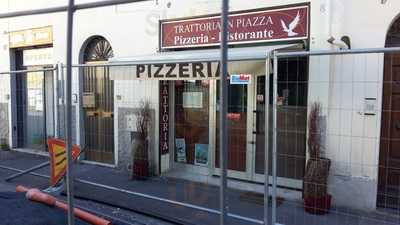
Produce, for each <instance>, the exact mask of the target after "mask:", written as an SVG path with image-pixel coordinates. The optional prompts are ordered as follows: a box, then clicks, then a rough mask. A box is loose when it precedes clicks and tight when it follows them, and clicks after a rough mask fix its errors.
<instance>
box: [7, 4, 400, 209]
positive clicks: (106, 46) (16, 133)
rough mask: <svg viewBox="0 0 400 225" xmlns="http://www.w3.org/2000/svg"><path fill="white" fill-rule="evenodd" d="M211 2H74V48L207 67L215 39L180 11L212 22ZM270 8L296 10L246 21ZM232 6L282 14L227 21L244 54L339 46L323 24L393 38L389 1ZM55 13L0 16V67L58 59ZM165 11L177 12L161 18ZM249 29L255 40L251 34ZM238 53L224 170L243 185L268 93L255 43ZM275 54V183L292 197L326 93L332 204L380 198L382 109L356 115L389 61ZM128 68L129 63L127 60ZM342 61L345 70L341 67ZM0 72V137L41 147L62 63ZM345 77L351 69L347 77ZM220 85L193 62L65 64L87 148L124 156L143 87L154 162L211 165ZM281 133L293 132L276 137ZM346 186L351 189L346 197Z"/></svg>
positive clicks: (335, 30) (378, 89)
mask: <svg viewBox="0 0 400 225" xmlns="http://www.w3.org/2000/svg"><path fill="white" fill-rule="evenodd" d="M83 2H84V1H82V2H81V1H78V2H77V4H79V3H83ZM62 4H64V2H63V1H47V0H40V1H35V4H33V3H26V1H22V0H21V1H19V0H18V1H15V0H14V1H8V2H4V1H3V2H2V3H0V8H1V9H2V12H7V11H17V10H25V9H32V8H43V7H50V6H56V5H62ZM219 8H220V1H214V0H204V1H183V0H170V1H166V0H158V1H148V2H141V3H132V4H126V5H120V6H113V7H105V8H98V9H90V10H83V11H78V12H76V13H75V20H74V37H73V38H74V41H73V62H74V64H88V65H93V64H99V63H107V62H111V63H118V62H130V61H135V60H138V59H144V60H148V61H151V62H157V60H160V62H161V60H162V59H168V57H169V58H170V59H171V58H174V57H176V58H181V59H182V63H185V60H184V58H185V57H189V58H190V57H191V59H192V61H193V62H194V61H196V62H198V64H197V65H193V63H192V64H188V65H183V64H182V63H179V62H175V63H173V65H171V66H170V68H167V69H171V71H172V70H174V69H175V67H176V68H177V73H181V74H183V76H185V75H186V73H185V72H187V73H191V74H192V75H193V74H195V73H193V71H201V69H204V71H206V72H204V74H203V75H204V76H205V77H210V76H212V74H217V71H218V68H217V67H218V66H217V67H214V65H213V64H212V63H209V64H207V63H206V62H208V61H209V60H207V57H211V58H212V57H215V55H216V54H217V48H218V46H215V45H213V44H212V41H211V40H208V39H207V38H208V36H204V35H201V34H200V35H198V36H193V33H195V32H196V29H197V31H198V30H199V29H200V30H201V29H203V28H199V27H198V28H195V27H193V25H192V26H185V21H186V25H188V24H189V25H190V22H189V23H188V24H187V21H188V20H189V21H190V20H196V19H199V20H205V21H206V22H207V21H208V22H207V23H206V24H208V25H204V26H205V27H204V29H205V30H207V29H209V30H213V29H214V30H215V29H217V28H215V27H214V26H218V24H213V23H211V21H212V18H213V17H214V16H217V15H216V14H218V13H219ZM304 8H305V9H306V11H305V13H302V14H301V16H300V17H299V18H300V20H301V19H307V20H306V21H303V22H304V24H302V25H304V26H303V28H304V29H303V30H301V31H302V32H304V36H301V34H299V33H301V32H300V31H299V30H298V29H297V30H296V28H293V27H291V23H294V22H295V20H296V17H297V15H300V13H299V12H300V10H303V9H304ZM279 10H295V11H294V12H295V13H294V14H290V13H288V11H284V12H285V13H288V14H289V15H291V16H292V17H291V18H292V20H287V21H283V19H282V20H281V19H275V18H274V16H272V17H271V18H268V16H267V17H265V18H263V17H259V18H258V19H257V20H256V21H254V20H250V21H248V20H247V19H248V18H246V16H245V15H249V14H250V15H253V14H256V15H257V13H261V12H267V13H271V12H272V14H273V12H276V11H279ZM230 11H231V12H234V14H235V15H238V21H239V20H240V21H241V22H237V23H241V26H242V27H245V26H248V27H256V25H257V26H263V27H268V26H282V29H285V30H286V31H284V32H286V34H285V35H287V36H288V37H287V38H286V36H285V38H283V37H278V38H274V35H276V32H275V34H274V32H272V33H271V32H270V31H268V30H262V31H260V32H257V31H253V33H249V32H248V33H241V34H236V36H235V34H230V35H231V36H230V38H231V40H235V41H237V42H241V41H240V40H241V39H243V41H242V42H243V43H235V44H232V51H233V52H234V51H236V53H235V54H238V55H241V56H242V57H244V55H246V54H247V55H251V54H252V53H253V52H255V51H256V50H257V49H262V50H267V49H269V50H274V49H282V48H285V49H289V50H299V49H303V50H311V51H313V50H331V49H338V48H339V47H343V46H344V44H343V43H345V42H343V41H339V42H337V41H333V44H332V43H329V42H328V40H329V39H331V40H333V39H332V38H334V39H335V40H340V39H343V40H346V39H350V40H351V48H354V49H359V48H383V47H391V46H399V45H400V40H399V38H398V36H399V34H400V30H399V29H398V28H399V26H400V20H399V19H398V17H399V15H400V2H398V1H391V0H388V1H380V0H354V1H346V0H311V1H298V0H284V1H282V0H279V1H278V0H271V1H259V0H251V1H242V0H232V1H231V6H230ZM301 12H302V11H301ZM296 13H297V14H296ZM278 15H279V13H278ZM261 16H262V14H261ZM275 17H277V18H280V17H279V16H276V15H275ZM49 18H50V19H49ZM252 18H255V17H252ZM160 21H161V22H160ZM281 21H282V22H281ZM65 22H66V17H65V14H63V13H58V14H52V15H40V16H29V17H21V18H13V19H3V20H0V31H1V35H0V43H1V49H0V59H1V60H0V69H1V71H10V70H24V69H30V70H32V69H46V68H50V67H52V66H53V65H57V64H58V63H63V62H65V36H66V35H65V31H66V23H65ZM171 23H172V24H173V23H175V25H176V26H173V27H172V28H168V24H171ZM300 23H301V22H300ZM192 24H193V23H192ZM199 24H201V23H199ZM163 25H165V26H163ZM285 25H286V27H285ZM213 27H214V28H213ZM163 29H166V30H164V31H169V32H170V33H171V32H172V33H173V35H172V39H168V38H165V37H162V34H163V35H165V34H166V32H161V31H163ZM168 29H170V30H168ZM209 30H208V31H209ZM249 30H250V31H251V29H250V28H249ZM280 31H281V32H282V31H283V30H280ZM191 34H192V36H191ZM185 35H186V36H185ZM196 35H197V34H196ZM240 35H243V36H240ZM251 35H255V37H251ZM217 36H218V35H217ZM217 36H216V37H217ZM278 36H279V35H278ZM300 36H301V37H300ZM290 37H292V38H290ZM297 37H298V38H297ZM343 37H344V38H343ZM250 39H252V41H248V40H250ZM255 39H257V40H258V41H254V40H255ZM331 42H332V41H331ZM210 43H211V44H210ZM215 43H218V41H216V42H215ZM215 43H214V44H215ZM336 43H338V44H336ZM345 44H346V43H345ZM185 54H186V55H185ZM254 54H255V53H254ZM196 57H197V60H196ZM243 59H244V58H241V59H240V61H232V62H230V64H229V73H230V74H231V82H232V79H233V78H234V77H236V78H237V79H238V82H244V83H243V84H241V85H230V86H229V96H230V97H229V110H228V113H229V114H228V120H229V135H230V136H229V139H230V144H229V149H230V153H229V176H231V177H232V178H235V179H239V180H242V181H245V183H246V182H248V183H249V185H250V183H262V181H263V180H262V179H263V178H262V177H263V175H262V174H263V173H264V162H263V160H262V159H263V158H264V150H263V148H262V146H263V145H264V141H265V140H264V138H263V137H264V135H262V134H263V133H264V130H265V129H264V127H263V126H262V124H263V116H262V114H258V112H261V111H262V109H263V106H264V102H265V100H266V99H267V98H269V99H272V97H271V93H272V92H270V93H265V89H264V87H265V86H264V84H265V82H266V77H267V76H266V74H267V75H268V71H267V67H268V66H267V65H268V64H269V62H266V57H265V59H264V60H262V59H246V60H243ZM203 62H204V63H203ZM171 64H172V63H171ZM185 66H187V67H188V68H189V67H191V69H187V68H186V67H185ZM206 66H208V67H207V69H206ZM278 66H279V68H280V69H279V70H280V71H282V72H281V73H280V76H281V77H282V78H281V79H280V80H279V82H280V83H282V85H280V86H279V87H278V94H279V101H278V102H279V104H280V105H281V106H282V107H280V109H279V110H278V115H280V116H282V118H285V122H282V123H279V124H280V126H282V127H286V128H287V127H291V132H283V133H281V134H280V135H278V136H279V137H278V145H280V147H279V151H281V153H282V154H283V155H284V154H286V155H289V156H288V157H282V158H279V159H278V176H279V179H278V184H279V185H280V186H281V187H283V188H289V189H292V190H295V191H294V192H297V194H295V196H297V197H298V198H301V189H302V185H303V184H302V178H303V176H304V168H305V160H306V137H307V134H306V127H307V106H308V105H310V104H311V103H312V102H316V101H318V102H321V104H322V105H323V108H324V110H323V111H324V116H325V118H326V132H327V134H330V135H327V136H326V139H325V140H324V143H325V149H326V151H325V156H326V157H327V158H329V159H331V160H332V169H331V176H330V180H329V183H330V193H332V195H333V196H334V204H335V205H338V206H347V207H352V208H357V209H363V210H374V209H376V208H377V207H378V206H382V204H380V203H379V195H380V194H381V195H386V193H383V194H382V192H381V191H380V182H379V180H382V179H383V178H382V177H383V176H385V177H386V176H389V175H387V173H389V174H392V175H390V176H393V177H396V176H397V175H395V174H396V171H389V172H388V171H386V172H385V171H383V172H382V171H380V170H379V168H380V166H379V165H381V163H382V162H380V158H382V157H383V156H382V154H383V153H382V148H383V147H382V143H383V142H382V141H381V140H382V137H381V135H382V132H381V130H382V129H383V128H382V127H383V125H384V124H385V123H387V121H386V117H385V116H383V115H381V113H375V114H373V115H367V114H365V113H364V107H365V104H366V101H372V102H373V103H372V104H375V105H376V106H377V109H376V111H378V112H381V111H382V109H383V107H384V99H385V98H386V96H385V95H384V93H385V90H384V86H383V85H382V84H383V81H384V80H385V79H386V78H385V76H384V74H385V70H387V69H388V68H386V67H385V58H384V56H383V55H382V54H374V55H370V56H366V57H365V58H363V59H362V60H360V61H357V60H355V61H354V64H353V66H351V67H343V66H341V65H340V64H338V61H337V60H335V58H334V57H328V56H327V57H320V58H318V59H317V58H312V57H311V58H296V59H293V60H285V61H282V62H280V63H279V65H278ZM172 67H174V68H172ZM200 67H201V69H200ZM135 68H136V71H141V72H143V73H145V72H146V73H148V74H151V75H153V76H156V74H155V73H154V72H149V71H150V69H155V70H157V66H155V67H154V68H150V67H149V68H144V67H143V68H141V67H139V66H137V67H135ZM185 68H186V69H187V70H186V69H185ZM193 68H194V69H193ZM293 68H295V69H294V71H292V69H293ZM159 69H160V71H161V70H164V69H163V68H159ZM179 69H181V71H179ZM174 71H175V70H174ZM182 71H183V72H182ZM40 73H42V74H40ZM115 73H120V74H122V72H118V71H116V72H115ZM126 73H128V74H130V73H131V74H132V76H134V71H133V70H132V68H130V69H128V70H127V71H125V74H126ZM349 74H353V75H354V76H353V75H352V76H346V75H349ZM236 75H237V76H236ZM128 76H129V75H128ZM349 77H352V78H351V81H352V82H353V83H352V84H351V85H347V86H346V85H337V84H343V82H346V81H349V80H348V79H350V78H349ZM186 78H188V79H186ZM189 78H192V79H189ZM196 78H198V79H196ZM0 79H1V82H0V86H1V88H0V116H1V120H0V135H1V136H0V137H1V138H2V140H5V141H6V142H7V143H9V145H10V146H11V147H12V148H14V149H34V150H35V152H41V151H42V152H43V151H45V147H46V146H45V143H46V141H45V140H46V139H47V137H53V136H56V137H62V136H63V128H64V127H65V126H64V122H63V102H62V99H60V96H62V93H63V89H62V86H63V83H62V79H61V77H58V75H56V74H55V73H52V72H51V71H50V72H29V73H26V74H24V75H21V76H9V75H4V76H1V77H0ZM249 80H250V81H249ZM354 80H356V81H359V82H358V83H356V84H354ZM293 81H296V82H295V84H293ZM299 81H300V82H299ZM284 83H285V84H286V86H285V85H284ZM289 84H293V85H289ZM218 93H219V91H218V81H217V79H202V76H201V73H200V72H199V73H198V74H197V77H195V78H193V77H191V76H189V75H188V77H185V79H180V80H176V79H171V80H169V81H160V80H159V79H158V80H151V79H141V80H134V79H130V78H129V77H123V75H119V76H117V75H115V74H113V69H112V68H108V67H100V66H99V67H93V66H91V67H87V68H85V67H82V68H81V67H80V68H78V67H76V68H74V70H73V96H72V100H73V110H72V111H73V121H72V127H73V131H74V132H73V140H74V142H76V143H77V144H78V145H81V146H82V147H84V148H85V156H84V160H85V161H89V162H96V163H98V164H104V165H111V166H118V167H129V166H130V165H131V162H132V153H131V148H132V132H134V126H133V125H132V124H134V122H133V121H135V118H134V113H135V110H137V108H138V107H139V104H140V102H141V100H143V99H148V100H150V102H151V107H152V110H153V111H152V114H153V119H154V123H153V124H154V126H153V127H152V130H151V131H152V132H151V135H150V136H151V137H150V143H151V144H150V145H151V146H152V147H151V150H150V154H149V156H150V167H151V170H152V172H153V173H154V174H156V175H165V174H170V175H171V176H172V175H173V176H179V177H182V178H186V179H194V180H196V179H197V180H199V181H203V182H207V181H208V180H209V178H210V177H213V176H214V175H218V173H219V170H218V168H219V165H218V152H219V151H218V137H217V135H216V134H218V123H217V121H218V120H217V118H218V111H219V108H218V105H219V102H218V101H219V100H218ZM390 110H394V108H391V109H390ZM360 112H361V113H360ZM278 119H279V116H278ZM280 137H282V139H280ZM283 137H284V138H283ZM287 140H289V141H290V142H291V143H293V142H294V143H295V144H287V143H286V142H287ZM293 146H294V147H293ZM385 154H389V153H385ZM385 157H387V155H385ZM393 157H394V156H393ZM396 179H397V178H394V180H396ZM244 185H246V184H244ZM398 185H399V184H397V186H398ZM395 186H396V185H395ZM383 189H385V190H386V189H387V187H383ZM298 193H300V194H298ZM349 198H351V199H354V201H348V199H349ZM385 206H386V205H385Z"/></svg>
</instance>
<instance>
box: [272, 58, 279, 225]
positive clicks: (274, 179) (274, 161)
mask: <svg viewBox="0 0 400 225" xmlns="http://www.w3.org/2000/svg"><path fill="white" fill-rule="evenodd" d="M272 79H273V98H272V110H273V113H272V126H273V127H272V215H271V216H272V224H273V225H275V224H276V195H277V191H276V188H277V187H276V186H277V177H276V168H277V131H278V129H277V101H278V57H277V56H276V54H275V53H274V73H273V77H272Z"/></svg>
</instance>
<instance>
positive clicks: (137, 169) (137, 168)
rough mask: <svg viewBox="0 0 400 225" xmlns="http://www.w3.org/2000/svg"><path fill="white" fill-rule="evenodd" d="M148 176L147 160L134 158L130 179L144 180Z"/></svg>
mask: <svg viewBox="0 0 400 225" xmlns="http://www.w3.org/2000/svg"><path fill="white" fill-rule="evenodd" d="M148 177H149V162H148V161H147V160H135V161H134V163H133V171H132V179H135V180H145V179H147V178H148Z"/></svg>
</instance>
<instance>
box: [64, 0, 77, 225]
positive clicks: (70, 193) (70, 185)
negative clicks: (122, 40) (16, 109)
mask: <svg viewBox="0 0 400 225" xmlns="http://www.w3.org/2000/svg"><path fill="white" fill-rule="evenodd" d="M74 10H75V6H74V0H69V3H68V11H67V46H66V48H67V56H66V62H67V63H66V86H67V87H66V96H65V99H66V103H65V105H66V118H65V125H66V126H65V127H66V134H65V140H66V147H67V148H66V151H67V174H66V177H67V201H68V225H74V224H75V220H74V219H75V218H74V177H73V176H74V174H73V159H72V124H71V123H72V110H71V108H72V105H71V97H72V96H71V95H72V66H71V65H72V34H73V20H74Z"/></svg>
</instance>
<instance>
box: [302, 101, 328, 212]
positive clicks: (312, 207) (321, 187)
mask: <svg viewBox="0 0 400 225" xmlns="http://www.w3.org/2000/svg"><path fill="white" fill-rule="evenodd" d="M321 136H322V129H321V104H320V103H318V102H315V103H313V104H312V106H311V109H310V114H309V117H308V140H307V145H308V155H309V159H308V161H307V165H306V171H305V176H304V208H305V211H306V212H308V213H312V214H325V213H327V212H328V211H329V209H330V206H331V200H332V196H331V195H329V194H328V176H329V169H330V166H331V161H330V160H329V159H326V158H323V157H321V152H322V143H321Z"/></svg>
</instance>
